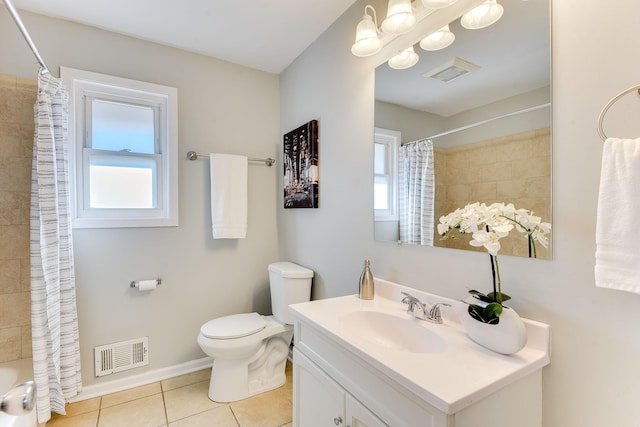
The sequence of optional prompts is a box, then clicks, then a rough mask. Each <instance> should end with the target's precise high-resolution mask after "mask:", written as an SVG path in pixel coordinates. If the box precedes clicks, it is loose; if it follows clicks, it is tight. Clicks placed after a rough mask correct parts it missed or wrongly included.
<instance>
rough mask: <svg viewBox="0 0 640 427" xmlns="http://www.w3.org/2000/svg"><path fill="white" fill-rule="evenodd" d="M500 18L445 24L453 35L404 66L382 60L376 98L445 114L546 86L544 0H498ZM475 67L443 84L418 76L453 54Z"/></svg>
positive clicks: (548, 59) (547, 55) (547, 17)
mask: <svg viewBox="0 0 640 427" xmlns="http://www.w3.org/2000/svg"><path fill="white" fill-rule="evenodd" d="M499 3H500V4H501V5H503V7H504V14H503V16H502V18H501V19H500V20H499V21H498V22H496V23H495V24H493V25H491V26H489V27H487V28H484V29H480V30H467V29H464V28H463V27H462V26H461V25H460V22H459V20H456V21H454V22H452V23H451V24H450V28H451V31H452V32H453V33H454V34H455V35H456V39H455V41H454V42H453V44H452V45H451V46H449V47H447V48H445V49H443V50H439V51H434V52H426V51H424V50H422V49H421V48H420V47H419V46H418V45H417V44H416V46H415V51H416V53H418V54H419V55H420V60H419V61H418V63H417V64H416V65H414V66H413V67H411V68H409V69H406V70H394V69H392V68H390V67H389V66H388V65H387V64H386V63H384V64H382V65H380V66H379V67H378V68H377V69H376V99H378V100H382V101H385V102H389V103H392V104H398V105H403V106H405V107H407V108H411V109H414V110H418V111H426V112H429V113H433V114H437V115H439V116H442V117H449V116H452V115H455V114H458V113H461V112H464V111H467V110H470V109H473V108H477V107H480V106H483V105H486V104H489V103H491V102H495V101H499V100H503V99H505V98H509V97H512V96H515V95H519V94H523V93H527V92H530V91H533V90H536V89H540V88H543V87H547V86H549V82H550V64H551V55H550V50H549V49H550V25H549V21H550V13H549V1H548V0H528V1H526V0H500V1H499ZM454 56H455V57H459V58H462V59H464V60H466V61H468V62H471V63H473V64H476V65H478V66H480V69H479V70H478V71H475V72H472V73H469V74H467V75H465V76H462V77H460V78H458V79H454V80H451V81H449V82H447V83H443V82H441V81H438V80H435V79H432V78H426V77H423V76H422V74H423V73H425V72H427V71H429V70H432V69H434V68H437V67H438V66H439V65H441V64H443V63H445V62H447V61H449V60H451V59H452V58H453V57H454Z"/></svg>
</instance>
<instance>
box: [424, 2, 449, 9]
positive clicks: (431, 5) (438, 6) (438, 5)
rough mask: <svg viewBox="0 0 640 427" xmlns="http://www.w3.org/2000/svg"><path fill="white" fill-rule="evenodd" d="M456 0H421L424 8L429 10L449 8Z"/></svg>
mask: <svg viewBox="0 0 640 427" xmlns="http://www.w3.org/2000/svg"><path fill="white" fill-rule="evenodd" d="M457 1H458V0H422V4H423V5H424V7H428V8H430V9H442V8H443V7H447V6H451V5H452V4H454V3H455V2H457Z"/></svg>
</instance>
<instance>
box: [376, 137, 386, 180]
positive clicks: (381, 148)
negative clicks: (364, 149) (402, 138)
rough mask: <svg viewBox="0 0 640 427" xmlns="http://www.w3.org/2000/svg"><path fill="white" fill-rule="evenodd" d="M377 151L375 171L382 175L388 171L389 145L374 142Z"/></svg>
mask: <svg viewBox="0 0 640 427" xmlns="http://www.w3.org/2000/svg"><path fill="white" fill-rule="evenodd" d="M374 147H375V151H374V153H373V159H374V160H373V173H375V174H376V175H382V174H386V173H387V145H386V144H378V143H375V144H374Z"/></svg>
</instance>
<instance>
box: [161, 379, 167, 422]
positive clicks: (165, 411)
mask: <svg viewBox="0 0 640 427" xmlns="http://www.w3.org/2000/svg"><path fill="white" fill-rule="evenodd" d="M160 390H161V391H160V393H161V394H162V407H163V408H164V420H165V422H166V424H165V425H166V426H167V427H168V426H169V414H168V413H167V401H166V400H165V398H164V391H162V382H160Z"/></svg>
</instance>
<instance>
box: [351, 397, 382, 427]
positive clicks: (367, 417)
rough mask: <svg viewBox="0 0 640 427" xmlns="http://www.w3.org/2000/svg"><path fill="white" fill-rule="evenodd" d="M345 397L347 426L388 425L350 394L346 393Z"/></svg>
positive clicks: (378, 426) (375, 426)
mask: <svg viewBox="0 0 640 427" xmlns="http://www.w3.org/2000/svg"><path fill="white" fill-rule="evenodd" d="M345 399H346V409H347V411H346V412H347V421H348V422H347V427H388V426H387V425H386V424H385V423H383V422H382V421H380V418H378V417H376V416H375V415H374V414H373V412H371V411H370V410H368V409H367V408H366V407H365V406H364V405H363V404H362V403H360V402H358V401H357V400H356V399H355V398H354V397H353V396H351V395H350V394H348V393H347V395H346V397H345Z"/></svg>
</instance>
